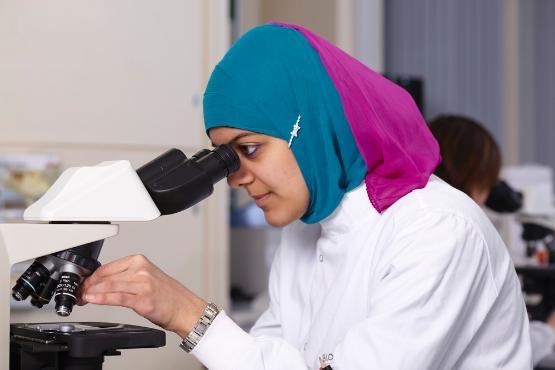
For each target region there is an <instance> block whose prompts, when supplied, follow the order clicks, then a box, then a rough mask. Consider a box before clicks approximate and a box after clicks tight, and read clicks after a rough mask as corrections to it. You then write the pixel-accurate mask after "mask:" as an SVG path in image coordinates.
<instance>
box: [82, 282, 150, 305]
mask: <svg viewBox="0 0 555 370" xmlns="http://www.w3.org/2000/svg"><path fill="white" fill-rule="evenodd" d="M149 287H150V285H149V284H144V283H142V282H136V281H120V280H113V279H110V280H104V281H101V282H100V283H98V284H94V285H89V286H88V287H86V288H85V289H84V290H83V295H84V296H86V295H89V294H98V293H118V292H119V293H130V294H143V293H144V294H148V293H149ZM85 300H86V299H85Z"/></svg>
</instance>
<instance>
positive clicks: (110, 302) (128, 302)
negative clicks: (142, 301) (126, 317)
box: [85, 292, 136, 309]
mask: <svg viewBox="0 0 555 370" xmlns="http://www.w3.org/2000/svg"><path fill="white" fill-rule="evenodd" d="M85 299H86V301H87V302H89V303H94V304H98V305H106V306H123V307H128V308H131V309H133V308H134V303H135V301H136V295H135V294H131V293H121V292H117V293H98V294H87V295H86V296H85Z"/></svg>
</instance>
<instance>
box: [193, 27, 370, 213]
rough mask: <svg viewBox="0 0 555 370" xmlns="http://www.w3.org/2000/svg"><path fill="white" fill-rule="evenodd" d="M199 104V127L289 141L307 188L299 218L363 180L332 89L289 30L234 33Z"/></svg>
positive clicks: (331, 204)
mask: <svg viewBox="0 0 555 370" xmlns="http://www.w3.org/2000/svg"><path fill="white" fill-rule="evenodd" d="M203 105H204V122H205V126H206V131H207V133H208V131H209V130H210V129H211V128H214V127H221V126H226V127H233V128H238V129H242V130H248V131H253V132H257V133H261V134H265V135H271V136H274V137H276V138H280V139H283V140H285V141H286V142H288V143H289V142H290V141H291V145H290V149H291V150H292V151H293V155H294V156H295V159H296V160H297V163H298V165H299V167H300V169H301V172H302V174H303V176H304V180H305V182H306V185H307V187H308V190H309V193H310V203H309V207H308V210H307V212H306V213H305V214H304V215H303V216H302V218H301V220H302V221H303V222H305V223H308V224H312V223H316V222H319V221H321V220H323V219H324V218H326V217H327V216H329V215H330V214H331V213H332V212H333V211H334V210H335V209H336V208H337V206H338V204H339V202H340V201H341V199H342V198H343V195H344V194H345V193H346V192H348V191H350V190H352V189H354V188H356V187H357V186H359V185H360V184H361V183H362V182H363V181H364V177H365V174H366V172H367V169H366V165H365V163H364V160H363V158H362V156H361V155H360V152H359V150H358V148H357V145H356V143H355V140H354V138H353V134H352V132H351V129H350V127H349V124H348V122H347V120H346V118H345V114H344V111H343V106H342V103H341V99H340V97H339V95H338V93H337V90H336V89H335V87H334V84H333V82H332V80H331V79H330V76H329V75H328V73H327V72H326V69H325V68H324V66H323V64H322V62H321V60H320V57H319V54H318V52H317V51H316V50H315V49H314V48H313V47H312V46H311V45H310V43H309V42H308V41H307V40H306V38H304V37H303V36H302V34H301V33H299V32H297V31H296V30H293V29H289V28H283V27H280V26H278V25H264V26H260V27H257V28H254V29H252V30H251V31H249V32H248V33H246V34H245V35H244V36H243V37H241V38H240V39H239V40H238V41H237V42H236V43H235V44H234V45H233V47H232V48H231V49H230V50H229V51H228V53H227V54H226V55H225V56H224V58H223V59H222V60H221V61H220V63H219V64H218V65H217V66H216V68H215V69H214V71H213V72H212V75H211V77H210V80H209V82H208V86H207V88H206V92H205V94H204V101H203ZM297 122H298V126H299V127H300V129H298V130H296V131H297V132H296V136H293V137H292V132H293V131H294V126H295V124H296V123H297Z"/></svg>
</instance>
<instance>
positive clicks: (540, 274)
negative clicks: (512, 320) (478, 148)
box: [486, 165, 555, 321]
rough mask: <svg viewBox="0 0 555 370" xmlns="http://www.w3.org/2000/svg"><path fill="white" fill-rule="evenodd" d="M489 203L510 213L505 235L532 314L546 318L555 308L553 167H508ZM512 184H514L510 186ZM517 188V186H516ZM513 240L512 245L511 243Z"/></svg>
mask: <svg viewBox="0 0 555 370" xmlns="http://www.w3.org/2000/svg"><path fill="white" fill-rule="evenodd" d="M502 177H503V178H504V179H505V180H506V182H505V181H502V182H500V183H499V184H498V185H497V186H496V187H495V188H494V189H493V190H492V192H491V194H490V196H489V198H488V200H487V201H486V206H487V207H488V208H490V209H492V210H494V211H496V212H499V213H510V212H518V213H516V214H514V215H509V216H507V217H508V218H506V220H508V222H506V223H505V225H504V226H505V228H506V229H505V230H504V233H505V234H507V233H508V234H509V240H510V241H509V242H508V243H507V244H508V245H509V248H510V250H511V251H512V255H513V260H514V261H515V265H516V270H517V273H518V274H519V276H520V278H521V281H522V289H523V291H524V293H525V299H526V305H527V309H528V313H529V315H530V317H531V319H533V320H542V321H545V319H546V318H547V317H548V315H549V314H550V313H551V312H552V311H553V310H554V309H555V238H554V236H555V207H554V205H553V171H552V169H551V168H549V167H545V166H539V165H524V166H514V167H506V168H504V169H503V172H502ZM509 184H510V185H509ZM512 187H514V189H513V188H512ZM509 243H510V244H509Z"/></svg>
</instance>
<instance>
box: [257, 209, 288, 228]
mask: <svg viewBox="0 0 555 370" xmlns="http://www.w3.org/2000/svg"><path fill="white" fill-rule="evenodd" d="M264 218H265V219H266V223H267V224H268V225H270V226H273V227H284V226H287V225H289V224H290V223H291V222H293V221H295V219H294V218H291V217H284V215H279V214H278V215H276V214H272V213H271V212H264Z"/></svg>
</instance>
